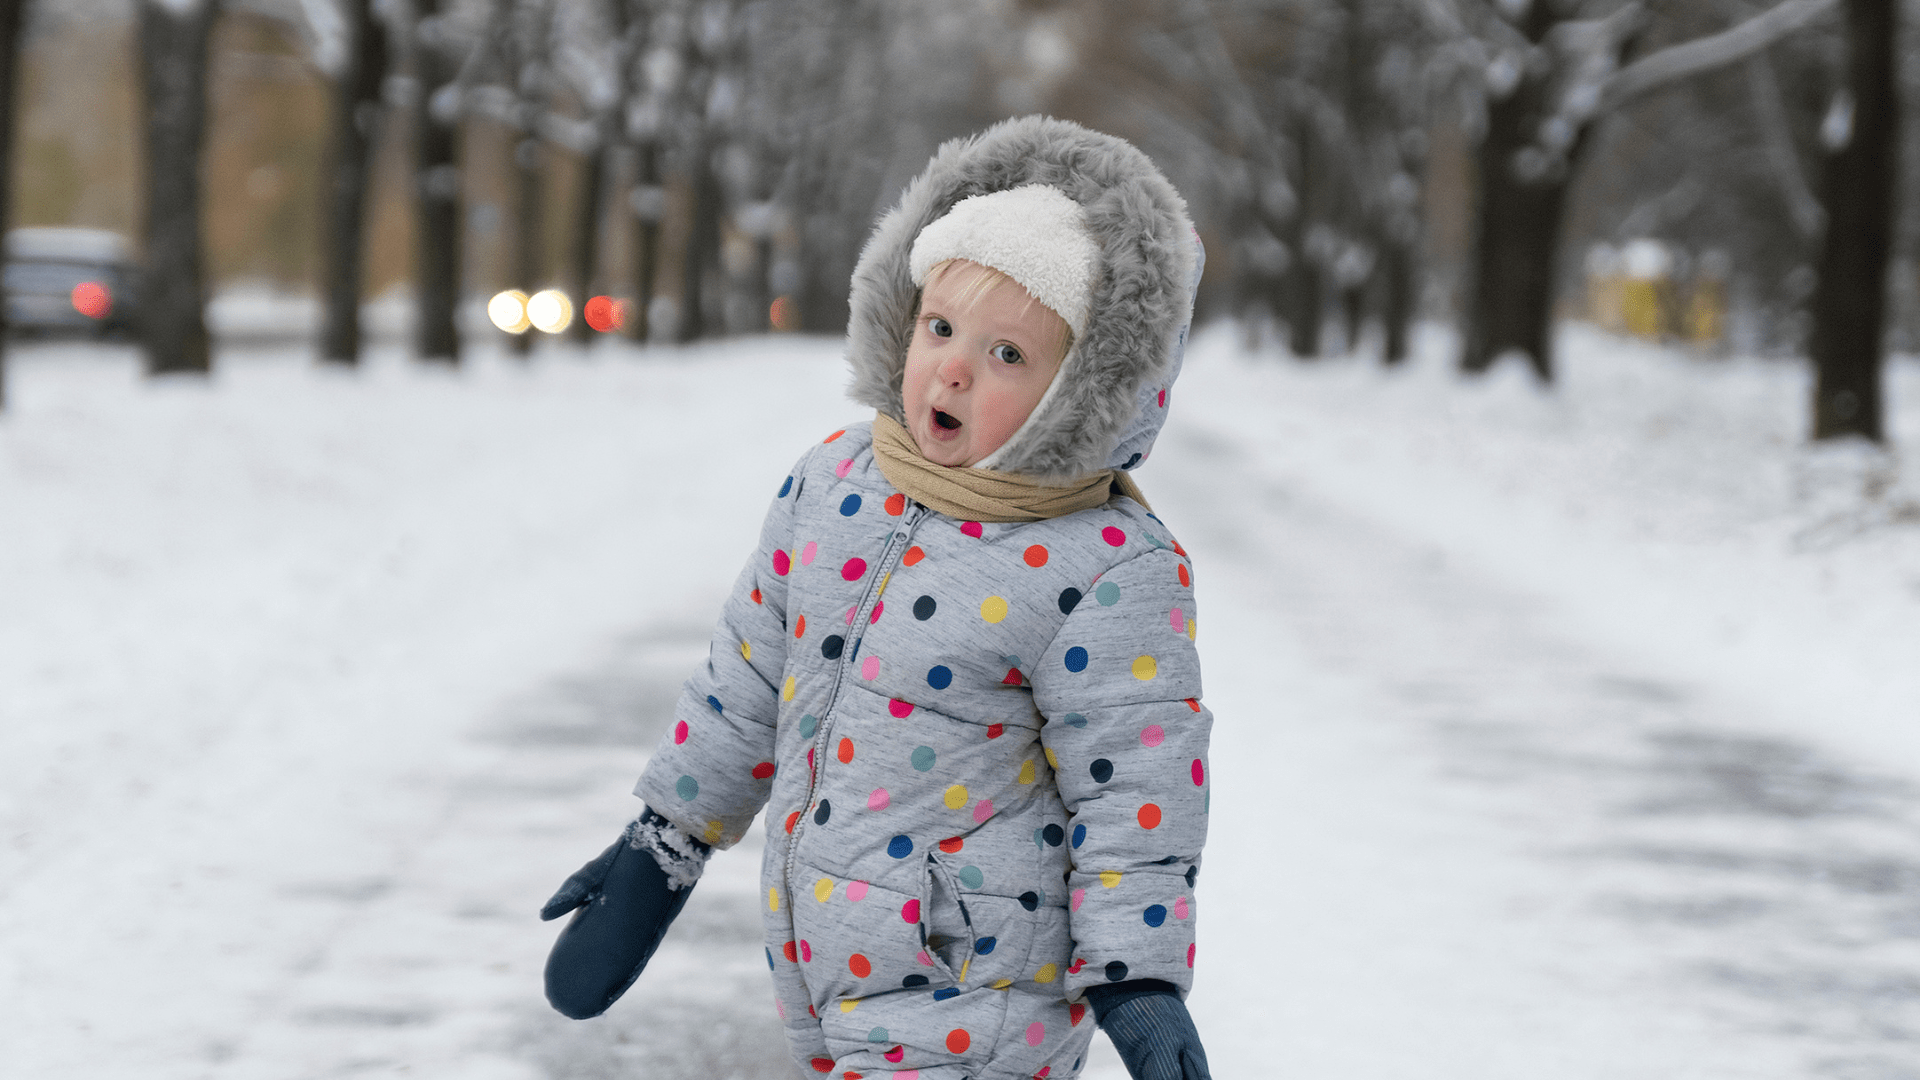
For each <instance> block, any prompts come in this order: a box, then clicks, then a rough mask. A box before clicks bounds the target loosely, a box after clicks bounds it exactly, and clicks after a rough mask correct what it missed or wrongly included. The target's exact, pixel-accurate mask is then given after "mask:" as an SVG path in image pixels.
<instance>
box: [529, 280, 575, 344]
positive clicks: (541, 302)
mask: <svg viewBox="0 0 1920 1080" xmlns="http://www.w3.org/2000/svg"><path fill="white" fill-rule="evenodd" d="M527 321H529V322H531V323H533V328H534V329H535V330H539V331H541V332H542V333H547V334H557V333H559V332H560V331H562V330H565V329H566V328H567V326H568V325H569V324H570V323H572V322H573V301H571V300H568V299H567V294H566V293H563V292H561V291H560V290H559V289H541V290H540V291H539V292H537V293H534V294H533V295H532V296H531V297H529V298H528V300H527Z"/></svg>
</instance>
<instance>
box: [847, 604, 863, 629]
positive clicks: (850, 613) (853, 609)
mask: <svg viewBox="0 0 1920 1080" xmlns="http://www.w3.org/2000/svg"><path fill="white" fill-rule="evenodd" d="M858 610H860V606H859V605H858V604H855V605H854V606H853V607H850V608H848V609H847V625H848V626H852V625H853V613H854V612H856V611H858Z"/></svg>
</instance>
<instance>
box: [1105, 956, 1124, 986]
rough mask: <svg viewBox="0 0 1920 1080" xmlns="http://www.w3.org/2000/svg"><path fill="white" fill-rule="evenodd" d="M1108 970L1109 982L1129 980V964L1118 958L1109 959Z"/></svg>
mask: <svg viewBox="0 0 1920 1080" xmlns="http://www.w3.org/2000/svg"><path fill="white" fill-rule="evenodd" d="M1106 971H1107V981H1108V982H1126V981H1127V965H1125V964H1123V963H1121V962H1120V961H1118V960H1110V961H1108V962H1107V968H1106Z"/></svg>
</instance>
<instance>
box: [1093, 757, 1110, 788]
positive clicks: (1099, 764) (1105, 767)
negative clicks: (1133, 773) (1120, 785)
mask: <svg viewBox="0 0 1920 1080" xmlns="http://www.w3.org/2000/svg"><path fill="white" fill-rule="evenodd" d="M1087 773H1088V775H1090V776H1092V777H1093V782H1094V783H1096V784H1104V783H1106V782H1107V781H1109V780H1111V779H1113V762H1111V761H1108V760H1107V759H1106V758H1094V759H1093V764H1091V765H1089V766H1087Z"/></svg>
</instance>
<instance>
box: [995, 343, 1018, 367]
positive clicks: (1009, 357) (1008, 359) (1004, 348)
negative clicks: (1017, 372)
mask: <svg viewBox="0 0 1920 1080" xmlns="http://www.w3.org/2000/svg"><path fill="white" fill-rule="evenodd" d="M993 356H994V359H996V360H999V361H1000V362H1001V363H1003V364H1017V363H1019V362H1020V361H1021V359H1022V357H1021V356H1020V350H1019V349H1016V348H1014V347H1013V346H1011V345H1007V344H1004V343H1003V344H999V345H995V346H994V347H993Z"/></svg>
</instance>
